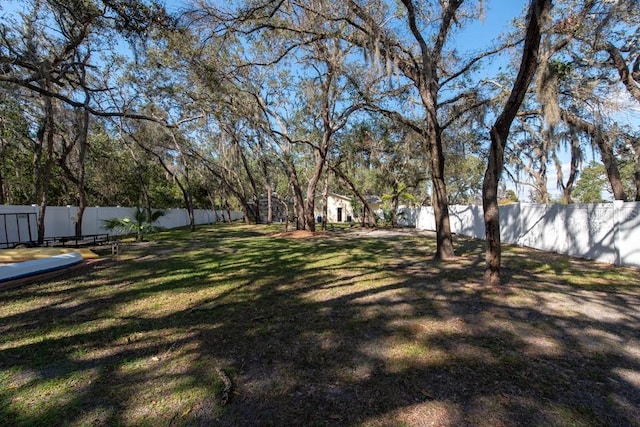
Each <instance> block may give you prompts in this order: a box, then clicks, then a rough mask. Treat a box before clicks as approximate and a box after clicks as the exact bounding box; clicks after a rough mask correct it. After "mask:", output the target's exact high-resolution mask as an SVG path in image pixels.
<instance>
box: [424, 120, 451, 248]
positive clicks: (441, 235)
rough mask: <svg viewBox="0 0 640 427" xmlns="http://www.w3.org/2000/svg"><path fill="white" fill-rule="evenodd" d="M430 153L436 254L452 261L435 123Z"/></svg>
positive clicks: (431, 128)
mask: <svg viewBox="0 0 640 427" xmlns="http://www.w3.org/2000/svg"><path fill="white" fill-rule="evenodd" d="M429 133H430V142H431V143H430V144H429V145H430V147H429V148H430V152H431V184H432V186H433V200H432V201H431V204H432V205H433V213H434V216H435V220H436V245H437V246H436V254H435V258H436V259H438V260H448V259H454V258H455V253H454V251H453V237H452V235H451V224H450V222H449V202H448V201H447V185H446V183H445V180H444V148H443V147H442V135H441V133H440V130H439V128H438V124H437V123H436V122H435V121H432V123H429Z"/></svg>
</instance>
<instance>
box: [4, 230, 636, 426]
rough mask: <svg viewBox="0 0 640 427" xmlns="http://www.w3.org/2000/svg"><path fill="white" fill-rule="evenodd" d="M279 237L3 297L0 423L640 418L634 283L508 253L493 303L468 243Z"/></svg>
mask: <svg viewBox="0 0 640 427" xmlns="http://www.w3.org/2000/svg"><path fill="white" fill-rule="evenodd" d="M278 231H281V230H278V229H277V228H275V227H259V226H233V227H231V226H215V227H211V228H208V229H207V228H205V229H202V230H201V231H199V232H197V233H189V232H186V231H171V232H166V233H162V234H159V235H157V236H154V240H153V241H151V242H147V243H144V244H133V243H132V244H129V245H128V246H127V247H126V248H125V252H124V253H123V254H122V255H120V256H119V257H118V258H111V259H109V260H107V261H104V262H102V263H99V264H96V265H95V266H93V267H91V268H89V269H86V270H83V271H76V272H74V273H73V275H70V276H67V277H63V278H59V279H57V280H54V281H50V282H46V283H35V284H31V285H28V286H24V287H22V288H16V289H12V290H8V291H4V292H2V293H1V294H0V337H2V338H1V339H0V425H17V426H20V425H22V426H34V425H41V426H50V425H68V426H81V425H123V426H126V425H132V426H139V425H149V426H157V425H222V426H238V425H251V426H253V425H256V426H257V425H277V426H285V425H292V426H301V425H332V426H333V425H345V426H346V425H348V426H399V425H400V426H402V425H404V426H427V425H435V426H457V425H479V426H499V425H505V426H509V425H561V426H562V425H566V426H592V425H593V426H595V425H616V426H622V425H640V412H639V409H638V408H640V286H639V285H640V275H639V274H638V271H637V270H634V269H624V268H615V267H611V266H608V265H602V264H597V263H593V262H588V261H581V260H575V259H570V258H567V257H563V256H558V255H553V254H545V253H542V252H537V251H532V250H527V249H522V248H506V249H505V253H504V265H505V270H504V275H505V281H506V284H505V286H504V287H503V289H500V290H495V289H486V288H484V287H483V286H482V284H481V278H482V267H483V262H482V252H483V249H482V244H481V243H479V242H475V241H472V240H465V239H459V240H458V242H457V245H456V246H457V252H458V253H459V255H460V258H459V259H458V260H457V261H455V262H450V263H435V262H433V261H430V254H431V253H432V252H433V250H434V241H433V238H432V237H431V236H430V235H428V234H422V235H420V234H418V233H409V232H405V233H392V234H390V235H385V234H384V233H366V232H363V231H362V230H342V229H341V230H336V231H335V232H329V233H327V234H325V235H322V236H319V237H318V236H316V237H313V238H292V237H293V236H290V235H288V234H277V232H278ZM298 237H301V236H298ZM302 237H304V236H302ZM229 381H230V382H231V386H232V388H231V390H229ZM229 391H230V394H229V395H228V392H229ZM227 395H228V396H227ZM227 397H228V402H227Z"/></svg>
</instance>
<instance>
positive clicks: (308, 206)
mask: <svg viewBox="0 0 640 427" xmlns="http://www.w3.org/2000/svg"><path fill="white" fill-rule="evenodd" d="M328 138H329V136H327V135H324V136H323V141H322V146H321V148H320V150H317V151H316V152H315V156H316V165H315V167H314V168H313V174H312V175H311V178H309V184H308V185H307V197H306V199H305V206H304V209H305V218H304V229H305V230H309V231H316V222H315V212H314V210H315V198H316V190H317V188H318V181H320V176H321V175H322V170H323V169H324V165H325V160H326V158H327V151H326V149H325V148H324V147H327V146H328V141H329V139H328Z"/></svg>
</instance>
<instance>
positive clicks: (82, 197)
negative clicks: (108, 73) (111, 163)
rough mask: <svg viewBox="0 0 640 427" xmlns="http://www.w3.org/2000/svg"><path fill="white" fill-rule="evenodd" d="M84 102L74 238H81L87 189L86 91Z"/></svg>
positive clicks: (87, 94)
mask: <svg viewBox="0 0 640 427" xmlns="http://www.w3.org/2000/svg"><path fill="white" fill-rule="evenodd" d="M84 93H85V100H84V106H85V108H84V109H83V110H82V118H81V122H80V135H79V136H80V137H79V138H78V144H79V147H78V167H79V168H80V171H79V173H78V195H79V200H78V212H77V215H76V230H75V232H76V237H80V236H82V219H83V218H84V211H85V209H86V207H87V189H86V185H85V181H86V175H87V173H86V171H87V167H86V164H85V158H86V155H87V145H88V143H89V142H88V140H89V110H88V109H87V107H88V106H89V102H90V100H91V98H90V96H91V95H90V93H89V91H88V90H87V89H85V91H84Z"/></svg>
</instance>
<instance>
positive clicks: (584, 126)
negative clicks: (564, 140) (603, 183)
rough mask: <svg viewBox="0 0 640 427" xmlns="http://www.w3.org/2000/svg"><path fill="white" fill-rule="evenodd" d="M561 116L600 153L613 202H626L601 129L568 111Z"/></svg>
mask: <svg viewBox="0 0 640 427" xmlns="http://www.w3.org/2000/svg"><path fill="white" fill-rule="evenodd" d="M561 115H562V118H563V119H564V120H565V121H566V122H567V123H569V124H570V125H571V126H574V127H575V128H577V129H579V130H580V131H582V132H584V133H586V134H587V135H589V136H590V137H591V138H592V139H593V141H594V142H595V143H596V145H597V147H598V150H599V151H600V158H601V159H602V163H603V164H604V168H605V170H606V172H607V178H608V179H609V183H610V184H611V190H612V191H613V198H614V199H615V200H627V195H626V194H625V191H624V186H623V185H622V179H621V178H620V170H619V169H618V162H617V161H616V157H615V154H614V153H613V146H612V145H611V144H610V143H609V142H608V141H607V140H606V138H605V135H604V133H603V132H602V129H600V128H598V127H597V126H596V125H594V124H593V123H589V122H587V121H586V120H584V119H582V118H581V117H578V116H577V115H576V114H574V113H571V112H569V111H562V113H561Z"/></svg>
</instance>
